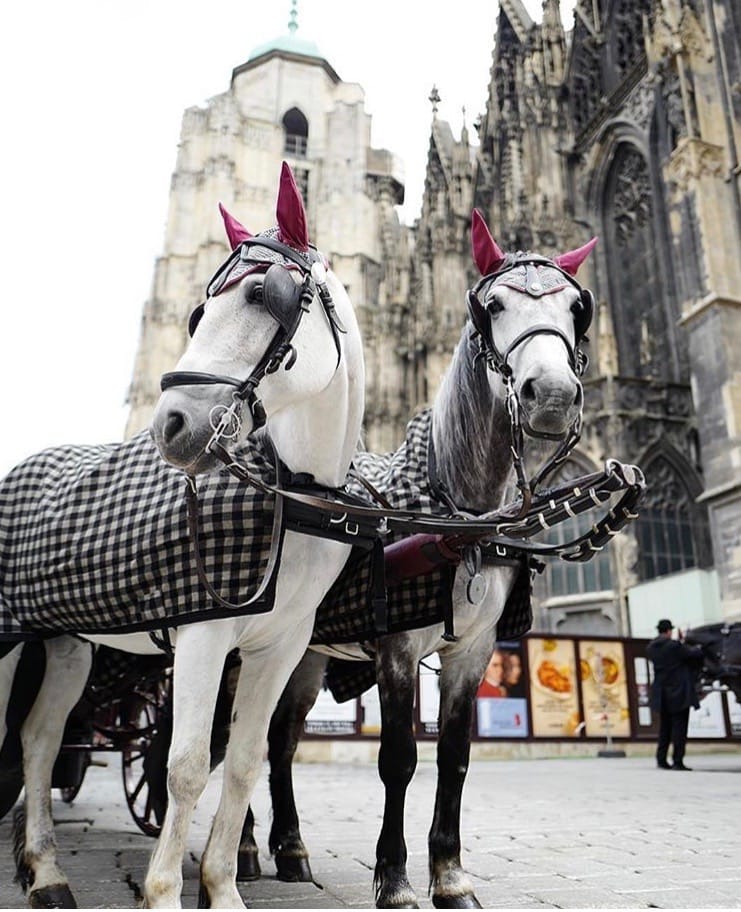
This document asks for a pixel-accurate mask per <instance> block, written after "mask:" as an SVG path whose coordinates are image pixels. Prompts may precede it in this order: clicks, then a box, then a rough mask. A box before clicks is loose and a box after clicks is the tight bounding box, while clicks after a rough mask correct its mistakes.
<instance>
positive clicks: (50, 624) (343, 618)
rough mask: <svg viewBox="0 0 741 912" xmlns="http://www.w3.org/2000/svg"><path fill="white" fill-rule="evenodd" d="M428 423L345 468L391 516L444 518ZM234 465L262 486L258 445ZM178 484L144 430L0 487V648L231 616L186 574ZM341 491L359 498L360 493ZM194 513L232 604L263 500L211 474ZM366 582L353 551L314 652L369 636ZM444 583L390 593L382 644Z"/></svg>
mask: <svg viewBox="0 0 741 912" xmlns="http://www.w3.org/2000/svg"><path fill="white" fill-rule="evenodd" d="M431 420H432V415H431V412H430V411H429V410H427V411H423V412H421V413H420V414H419V415H417V416H416V417H415V418H414V419H413V420H412V421H411V422H410V423H409V425H408V429H407V437H406V440H405V442H404V444H403V445H402V446H401V447H400V448H399V449H398V450H397V451H396V452H395V453H389V454H386V455H383V456H376V455H374V454H371V453H363V452H361V453H358V454H357V456H356V459H355V464H356V467H357V468H358V470H359V471H360V472H361V474H363V476H364V477H365V478H367V479H368V480H369V481H370V482H371V483H372V484H373V485H374V486H375V487H376V488H378V490H380V491H381V492H382V493H383V494H384V495H385V496H386V497H387V499H388V500H389V501H390V502H391V505H392V506H393V507H396V508H398V509H416V510H423V511H427V512H435V513H444V512H445V511H444V509H443V508H442V506H441V505H440V504H439V503H438V502H437V501H436V500H435V499H434V498H433V497H432V494H431V492H430V489H429V483H428V478H427V447H428V440H429V433H430V429H431ZM237 455H238V458H239V459H240V460H241V461H243V462H247V463H249V465H250V467H251V470H252V471H253V473H255V474H257V475H259V476H261V477H262V478H264V479H265V480H269V481H273V480H274V479H273V477H272V476H273V470H272V466H271V464H270V461H269V459H268V457H267V455H266V453H265V452H264V451H263V449H262V448H261V447H260V445H259V443H255V442H251V443H250V444H245V445H243V446H241V447H240V448H238V450H237ZM184 484H185V482H184V478H183V476H182V474H181V473H180V472H179V471H177V470H175V469H173V468H172V467H171V466H168V465H167V464H166V463H165V462H164V461H163V460H162V459H161V457H160V456H159V453H158V452H157V450H156V447H155V446H154V443H153V442H152V440H151V438H150V435H149V433H148V432H147V431H144V432H142V433H141V434H139V435H137V436H136V437H134V438H133V439H132V440H130V441H127V442H125V443H122V444H111V445H109V446H66V447H57V448H54V449H49V450H45V451H43V452H41V453H39V454H37V455H35V456H32V457H31V458H30V459H28V460H26V461H25V462H24V463H22V464H21V465H19V466H18V467H17V468H15V469H14V470H13V471H12V472H11V473H10V474H9V475H8V476H7V477H6V478H5V479H4V480H3V481H2V483H0V640H16V639H18V640H22V639H33V638H35V637H37V636H45V635H51V634H55V633H63V632H70V631H72V632H79V633H107V632H112V631H115V632H117V633H123V632H127V631H134V630H151V629H158V628H160V627H163V626H167V627H176V626H178V625H179V624H183V623H189V622H193V621H197V620H201V619H204V618H215V617H220V616H225V615H232V614H233V613H234V612H233V611H230V610H229V609H219V608H217V607H216V606H215V605H214V604H213V602H212V600H211V599H210V597H209V596H208V593H207V592H206V591H205V589H204V588H203V586H202V585H201V583H200V581H199V579H198V576H197V574H196V571H195V565H194V561H193V555H192V545H191V541H190V537H189V534H188V528H187V517H186V506H185V497H184V491H183V485H184ZM348 489H349V490H350V491H352V493H354V494H356V495H357V496H358V497H362V498H364V499H366V500H368V499H369V495H368V494H367V492H366V490H365V488H363V487H362V485H360V484H359V483H358V482H351V483H350V484H349V485H348ZM199 502H200V508H201V509H200V512H201V520H200V522H201V538H202V542H201V549H202V556H203V561H204V565H205V569H206V573H207V575H208V577H209V579H210V580H211V581H212V583H213V585H214V586H215V588H216V589H217V591H219V592H220V593H221V594H222V595H223V596H224V597H225V598H227V599H229V600H230V601H232V602H236V601H244V600H245V599H247V598H249V596H250V595H251V594H252V593H253V592H254V591H255V590H256V588H257V586H258V585H259V583H260V581H261V580H262V578H263V576H264V573H265V568H266V566H267V560H268V555H269V552H270V544H271V534H272V522H273V499H272V497H271V496H269V495H264V494H262V493H261V492H259V491H255V490H254V489H252V488H250V487H248V486H247V485H245V484H243V483H242V482H240V481H239V480H237V479H235V478H233V477H232V476H231V475H229V474H228V472H227V471H226V470H222V471H221V472H218V473H215V474H213V475H208V476H204V477H202V478H201V479H199ZM371 570H372V566H371V561H370V558H369V554H368V552H367V551H362V550H360V549H357V550H354V551H353V552H352V554H351V556H350V559H349V560H348V562H347V565H346V567H345V569H344V570H343V572H342V574H341V575H340V577H339V578H338V580H337V581H336V582H335V584H334V586H333V587H332V588H331V590H330V592H329V593H328V594H327V597H326V598H325V599H324V601H323V603H322V605H321V606H320V609H319V612H318V615H317V622H316V627H315V631H314V636H313V642H315V643H343V642H345V643H346V642H357V641H362V640H366V639H374V638H375V637H376V635H377V630H376V626H375V620H374V617H373V612H372V606H371V600H370V575H371ZM521 576H522V574H521ZM452 579H453V574H452V572H451V570H450V568H448V567H441V568H440V569H438V570H436V571H435V572H433V573H431V574H428V575H427V576H423V577H419V578H417V579H414V580H406V581H404V582H402V583H401V584H400V585H398V586H394V587H393V588H390V589H389V590H388V616H389V624H388V630H389V632H392V633H393V632H396V631H399V630H409V629H414V628H417V627H423V626H428V625H430V624H433V623H437V622H439V621H441V620H442V618H443V613H444V611H445V608H446V606H447V605H449V604H450V596H451V585H452ZM520 588H521V587H520ZM523 595H524V596H526V598H525V602H526V607H527V608H528V609H529V587H528V588H527V591H526V592H525V591H524V590H521V591H520V596H521V598H520V601H521V602H522V596H523ZM510 601H512V598H511V599H510ZM508 605H509V603H508ZM506 610H507V609H506ZM506 610H505V616H506ZM503 621H504V618H503ZM500 624H501V622H500ZM507 635H510V636H511V635H514V634H512V633H511V631H508V634H507Z"/></svg>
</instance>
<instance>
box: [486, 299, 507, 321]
mask: <svg viewBox="0 0 741 912" xmlns="http://www.w3.org/2000/svg"><path fill="white" fill-rule="evenodd" d="M486 309H487V310H488V311H489V313H490V314H491V316H492V317H496V315H497V314H499V313H501V312H502V311H503V310H504V304H502V302H501V301H500V300H498V299H497V298H495V297H494V295H492V296H491V297H490V298H489V299H488V300H487V302H486Z"/></svg>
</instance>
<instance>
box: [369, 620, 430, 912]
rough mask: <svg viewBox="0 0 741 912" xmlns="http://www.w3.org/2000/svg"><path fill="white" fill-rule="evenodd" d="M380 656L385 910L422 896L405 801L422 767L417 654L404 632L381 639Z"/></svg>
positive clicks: (379, 859) (380, 850)
mask: <svg viewBox="0 0 741 912" xmlns="http://www.w3.org/2000/svg"><path fill="white" fill-rule="evenodd" d="M377 646H378V654H377V658H376V673H377V680H378V691H379V696H380V701H381V744H380V748H379V752H378V772H379V775H380V777H381V781H382V782H383V785H384V788H385V803H384V809H383V824H382V826H381V834H380V836H379V837H378V843H377V845H376V870H375V874H374V877H373V884H374V887H375V891H376V907H377V908H379V909H416V908H419V906H418V904H417V897H416V895H415V892H414V890H413V889H412V886H411V884H410V883H409V879H408V877H407V870H406V861H407V847H406V843H405V841H404V802H405V800H406V792H407V788H408V786H409V783H410V782H411V781H412V776H413V775H414V771H415V769H416V768H417V742H416V740H415V737H414V719H413V710H414V685H415V672H416V667H417V656H416V655H415V654H414V653H413V651H412V650H411V648H410V647H409V643H408V642H407V641H406V640H405V638H404V637H403V635H397V636H390V637H385V638H384V639H383V640H381V641H379V642H378V644H377Z"/></svg>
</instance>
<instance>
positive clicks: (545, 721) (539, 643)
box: [527, 637, 583, 738]
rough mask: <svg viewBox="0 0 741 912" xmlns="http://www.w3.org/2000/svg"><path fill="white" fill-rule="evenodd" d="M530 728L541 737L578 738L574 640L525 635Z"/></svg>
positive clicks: (578, 715) (580, 726) (579, 721)
mask: <svg viewBox="0 0 741 912" xmlns="http://www.w3.org/2000/svg"><path fill="white" fill-rule="evenodd" d="M527 650H528V667H529V669H530V708H531V711H532V713H531V714H532V731H533V735H535V737H540V738H577V737H579V734H580V732H581V729H582V727H583V726H582V725H581V716H580V713H579V695H578V692H577V684H576V652H575V649H574V641H573V640H560V639H549V638H542V639H541V638H538V637H534V638H532V639H531V638H530V637H528V639H527Z"/></svg>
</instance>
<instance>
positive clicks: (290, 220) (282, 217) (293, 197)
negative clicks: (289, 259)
mask: <svg viewBox="0 0 741 912" xmlns="http://www.w3.org/2000/svg"><path fill="white" fill-rule="evenodd" d="M275 214H276V216H277V218H278V230H279V235H278V236H279V238H280V240H281V241H283V243H284V244H288V246H289V247H293V248H295V249H296V250H308V249H309V231H308V228H307V227H306V210H305V209H304V201H303V199H301V193H300V192H299V189H298V187H297V186H296V181H295V180H294V179H293V172H292V171H291V169H290V168H289V166H288V163H287V162H283V167H282V168H281V172H280V187H279V188H278V205H277V207H276V210H275Z"/></svg>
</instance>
